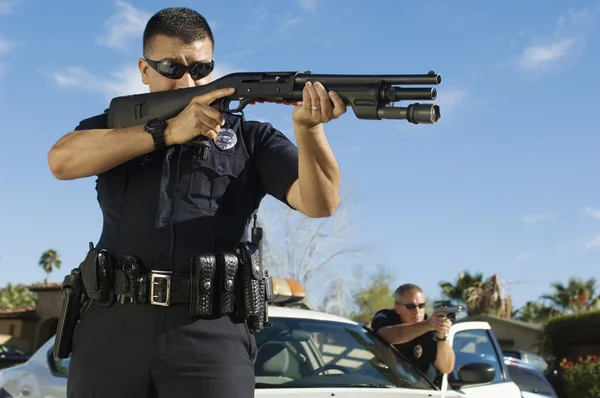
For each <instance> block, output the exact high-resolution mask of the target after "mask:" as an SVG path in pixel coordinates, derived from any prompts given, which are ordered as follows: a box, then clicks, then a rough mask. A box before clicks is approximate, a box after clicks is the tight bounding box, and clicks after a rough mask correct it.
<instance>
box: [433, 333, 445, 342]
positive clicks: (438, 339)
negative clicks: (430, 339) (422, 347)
mask: <svg viewBox="0 0 600 398" xmlns="http://www.w3.org/2000/svg"><path fill="white" fill-rule="evenodd" d="M435 340H436V341H446V340H448V335H445V336H444V337H438V335H437V334H436V335H435Z"/></svg>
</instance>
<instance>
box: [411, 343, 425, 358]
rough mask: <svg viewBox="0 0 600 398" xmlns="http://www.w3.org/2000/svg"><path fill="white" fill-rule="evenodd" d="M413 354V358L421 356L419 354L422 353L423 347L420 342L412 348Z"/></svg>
mask: <svg viewBox="0 0 600 398" xmlns="http://www.w3.org/2000/svg"><path fill="white" fill-rule="evenodd" d="M413 355H414V356H415V358H417V359H418V358H421V355H423V347H421V345H420V344H417V345H416V346H415V348H413Z"/></svg>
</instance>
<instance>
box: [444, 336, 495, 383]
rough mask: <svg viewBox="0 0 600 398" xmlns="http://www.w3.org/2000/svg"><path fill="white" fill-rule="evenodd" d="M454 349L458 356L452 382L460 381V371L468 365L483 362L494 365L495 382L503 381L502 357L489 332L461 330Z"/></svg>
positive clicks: (454, 343) (456, 337) (453, 345)
mask: <svg viewBox="0 0 600 398" xmlns="http://www.w3.org/2000/svg"><path fill="white" fill-rule="evenodd" d="M452 348H453V349H454V353H455V356H456V361H455V364H454V370H453V371H452V373H451V374H450V375H449V379H450V380H458V369H459V368H460V367H461V366H462V365H465V364H467V363H472V362H483V363H488V364H490V365H492V367H493V368H494V370H495V371H496V372H495V377H494V380H493V382H497V381H501V380H503V378H504V376H503V374H502V372H503V371H502V365H501V362H500V361H501V357H500V355H499V354H498V352H497V351H496V348H495V346H494V343H493V341H492V338H491V336H490V335H489V333H488V331H487V330H479V329H477V330H461V331H458V332H457V333H456V334H455V335H454V340H453V342H452Z"/></svg>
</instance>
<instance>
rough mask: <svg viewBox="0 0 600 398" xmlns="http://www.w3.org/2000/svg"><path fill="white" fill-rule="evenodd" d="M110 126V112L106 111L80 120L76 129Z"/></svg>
mask: <svg viewBox="0 0 600 398" xmlns="http://www.w3.org/2000/svg"><path fill="white" fill-rule="evenodd" d="M107 128H108V113H106V112H104V113H102V114H100V115H96V116H92V117H90V118H87V119H84V120H82V121H80V122H79V124H78V125H77V127H75V131H80V130H94V129H107Z"/></svg>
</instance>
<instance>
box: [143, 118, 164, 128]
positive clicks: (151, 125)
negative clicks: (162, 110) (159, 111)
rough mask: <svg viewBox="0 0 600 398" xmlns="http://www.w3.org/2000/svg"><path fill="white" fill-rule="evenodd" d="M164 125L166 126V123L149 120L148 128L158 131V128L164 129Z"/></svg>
mask: <svg viewBox="0 0 600 398" xmlns="http://www.w3.org/2000/svg"><path fill="white" fill-rule="evenodd" d="M163 125H164V122H163V121H162V120H159V119H152V120H148V123H147V126H148V128H151V129H156V128H159V127H162V126H163Z"/></svg>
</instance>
